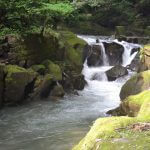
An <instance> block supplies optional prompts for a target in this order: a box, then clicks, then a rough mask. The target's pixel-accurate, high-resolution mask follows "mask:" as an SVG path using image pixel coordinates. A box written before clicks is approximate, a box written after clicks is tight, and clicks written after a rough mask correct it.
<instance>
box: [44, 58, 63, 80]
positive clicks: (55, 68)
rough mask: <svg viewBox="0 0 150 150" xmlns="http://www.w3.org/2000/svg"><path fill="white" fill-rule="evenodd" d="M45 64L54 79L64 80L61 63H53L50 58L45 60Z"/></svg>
mask: <svg viewBox="0 0 150 150" xmlns="http://www.w3.org/2000/svg"><path fill="white" fill-rule="evenodd" d="M43 65H44V66H45V67H46V69H47V73H48V74H51V76H52V77H53V79H54V80H56V81H59V80H62V71H61V68H60V67H59V65H57V64H55V63H53V62H52V61H50V60H45V61H44V62H43Z"/></svg>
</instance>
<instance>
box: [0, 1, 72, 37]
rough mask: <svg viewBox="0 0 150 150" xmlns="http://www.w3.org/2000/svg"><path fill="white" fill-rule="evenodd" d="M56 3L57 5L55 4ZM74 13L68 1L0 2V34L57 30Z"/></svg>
mask: <svg viewBox="0 0 150 150" xmlns="http://www.w3.org/2000/svg"><path fill="white" fill-rule="evenodd" d="M55 2H57V3H55ZM73 11H74V8H73V6H72V5H71V4H70V3H69V2H68V1H61V2H60V1H50V0H21V1H18V0H2V1H0V20H1V24H0V32H3V34H5V33H6V34H7V33H8V32H10V33H12V32H13V31H21V32H24V31H26V30H28V29H29V30H32V29H35V30H36V28H41V30H42V29H43V28H45V27H46V26H50V27H53V28H57V25H58V23H59V22H63V21H65V18H66V17H68V15H69V14H71V13H72V12H73Z"/></svg>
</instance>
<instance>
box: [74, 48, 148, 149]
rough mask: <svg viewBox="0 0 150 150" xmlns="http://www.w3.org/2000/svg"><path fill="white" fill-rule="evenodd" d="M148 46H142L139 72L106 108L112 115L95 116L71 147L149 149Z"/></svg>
mask: <svg viewBox="0 0 150 150" xmlns="http://www.w3.org/2000/svg"><path fill="white" fill-rule="evenodd" d="M149 50H150V49H149V45H145V46H144V48H142V49H141V51H140V53H141V54H140V57H141V59H140V64H141V65H142V67H141V65H140V66H139V69H138V70H139V73H138V74H136V75H134V76H133V77H131V79H129V80H128V81H127V82H126V83H125V84H124V86H123V87H122V89H121V92H120V98H121V104H120V106H119V108H117V109H115V110H111V111H109V113H110V114H112V115H113V116H112V117H107V118H100V119H97V120H96V121H95V123H94V125H93V126H92V127H91V130H90V131H89V132H88V133H87V135H86V136H85V137H84V138H83V139H82V140H81V141H80V143H79V144H78V145H77V146H75V147H74V148H73V150H99V149H100V150H103V149H109V150H113V149H123V150H126V149H129V150H132V149H139V150H140V149H149V147H150V144H149V138H150V137H149V134H150V124H149V122H150V117H149V116H150V90H149V88H150V70H149V64H150V63H149V55H147V53H148V52H149ZM143 66H144V67H143ZM141 68H142V69H141ZM143 71H144V72H143Z"/></svg>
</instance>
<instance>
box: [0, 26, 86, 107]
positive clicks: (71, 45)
mask: <svg viewBox="0 0 150 150" xmlns="http://www.w3.org/2000/svg"><path fill="white" fill-rule="evenodd" d="M85 45H86V42H84V41H83V40H81V39H79V38H78V37H77V36H76V35H75V34H73V33H72V32H69V31H57V32H56V31H54V30H51V29H48V28H47V29H45V31H44V33H43V35H41V34H40V33H39V32H38V31H37V32H33V33H28V34H24V35H6V36H5V37H2V38H1V39H0V106H1V107H2V106H5V105H17V104H21V103H23V102H26V101H27V100H31V99H32V100H33V99H34V100H35V99H37V98H40V99H46V98H48V99H50V100H56V99H58V98H60V97H63V96H64V94H65V93H66V92H73V91H75V90H82V89H83V88H84V85H85V84H86V82H85V80H84V76H83V75H82V74H81V70H82V65H83V62H82V58H83V56H82V49H83V48H84V47H85Z"/></svg>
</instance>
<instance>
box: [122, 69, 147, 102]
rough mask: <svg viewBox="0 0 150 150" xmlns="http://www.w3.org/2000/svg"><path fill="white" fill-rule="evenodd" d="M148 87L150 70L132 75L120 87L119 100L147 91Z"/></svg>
mask: <svg viewBox="0 0 150 150" xmlns="http://www.w3.org/2000/svg"><path fill="white" fill-rule="evenodd" d="M149 85H150V70H148V71H144V72H141V73H138V74H136V75H134V76H133V77H132V78H131V79H129V80H128V81H127V82H126V83H125V84H124V85H123V87H122V89H121V92H120V98H121V100H124V99H125V98H126V97H128V96H130V95H136V94H138V93H140V92H142V91H144V90H147V89H149Z"/></svg>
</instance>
